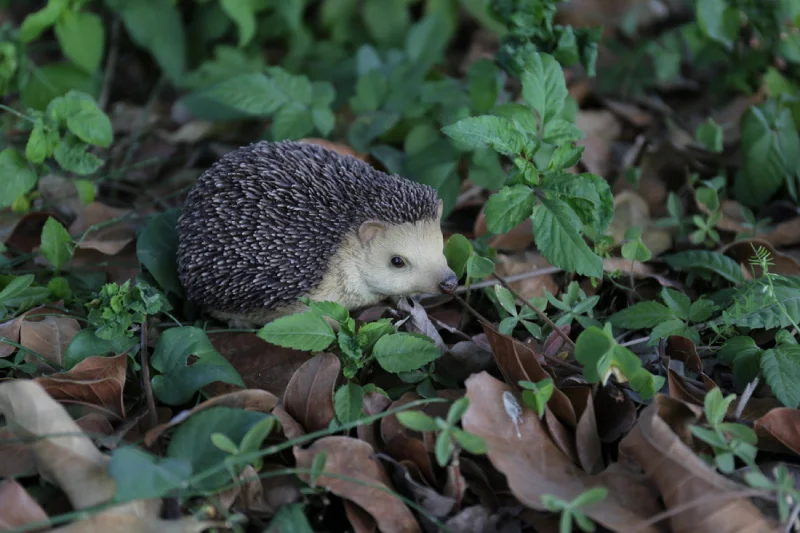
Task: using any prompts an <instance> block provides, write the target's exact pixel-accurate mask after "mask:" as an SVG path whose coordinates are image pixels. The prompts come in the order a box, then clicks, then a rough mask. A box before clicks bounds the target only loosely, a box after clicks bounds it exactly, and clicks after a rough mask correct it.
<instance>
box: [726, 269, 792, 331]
mask: <svg viewBox="0 0 800 533" xmlns="http://www.w3.org/2000/svg"><path fill="white" fill-rule="evenodd" d="M773 286H774V288H775V292H774V294H770V291H769V289H768V288H766V287H765V285H764V282H763V281H762V282H751V283H748V284H747V285H744V286H742V287H741V288H740V290H739V291H738V293H737V294H736V295H735V298H736V300H735V303H734V304H733V305H731V306H730V307H729V308H728V309H727V313H728V314H729V316H730V318H729V320H730V321H731V322H732V325H736V326H740V327H746V328H750V329H757V328H763V329H773V328H788V327H789V326H791V325H792V322H800V278H798V277H795V276H793V277H791V278H777V279H775V280H774V281H773ZM784 310H785V311H786V313H784ZM787 313H788V316H787ZM723 319H724V317H723V318H720V319H718V320H719V321H722V320H723Z"/></svg>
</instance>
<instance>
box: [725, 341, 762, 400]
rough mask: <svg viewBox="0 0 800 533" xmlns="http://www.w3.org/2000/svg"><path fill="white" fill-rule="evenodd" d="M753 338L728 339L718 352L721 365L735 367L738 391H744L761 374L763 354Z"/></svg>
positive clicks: (734, 374)
mask: <svg viewBox="0 0 800 533" xmlns="http://www.w3.org/2000/svg"><path fill="white" fill-rule="evenodd" d="M763 353H764V350H762V349H761V348H759V347H758V345H757V344H756V342H755V341H754V340H753V339H752V337H746V336H737V337H731V338H730V339H728V340H727V341H726V342H725V344H724V345H723V346H722V348H720V350H719V352H717V357H718V359H719V361H720V362H721V363H724V364H727V365H730V366H731V367H733V380H734V384H735V385H736V390H738V391H742V390H744V388H745V387H746V386H747V384H748V383H750V382H751V381H753V380H754V379H755V378H756V376H758V375H759V373H760V372H761V354H763Z"/></svg>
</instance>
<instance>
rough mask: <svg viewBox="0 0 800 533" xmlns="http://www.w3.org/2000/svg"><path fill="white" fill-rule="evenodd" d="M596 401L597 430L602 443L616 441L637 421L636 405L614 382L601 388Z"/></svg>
mask: <svg viewBox="0 0 800 533" xmlns="http://www.w3.org/2000/svg"><path fill="white" fill-rule="evenodd" d="M594 401H595V416H596V417H597V431H598V434H599V435H600V441H601V442H602V443H604V444H608V443H611V442H616V441H617V439H619V438H620V437H621V436H623V435H625V434H626V433H627V432H628V431H629V430H630V429H631V427H633V424H634V423H635V422H636V405H634V403H633V400H631V399H630V397H629V396H628V395H627V394H625V393H624V392H622V391H621V390H620V389H619V387H617V386H616V385H614V384H613V383H610V382H609V383H607V384H606V386H605V387H601V388H599V389H598V390H597V396H595V400H594Z"/></svg>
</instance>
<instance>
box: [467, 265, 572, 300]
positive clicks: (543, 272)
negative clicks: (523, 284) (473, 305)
mask: <svg viewBox="0 0 800 533" xmlns="http://www.w3.org/2000/svg"><path fill="white" fill-rule="evenodd" d="M559 272H563V269H561V268H558V267H545V268H537V269H535V270H529V271H528V272H520V273H519V274H514V275H513V276H506V277H505V280H506V281H507V282H508V283H514V282H516V281H522V280H524V279H531V278H538V277H540V276H548V275H550V274H558V273H559ZM499 283H500V282H499V281H498V280H496V279H489V280H486V281H481V282H478V283H472V284H469V285H460V286H459V287H458V288H457V289H456V294H462V293H465V292H468V291H472V290H477V289H485V288H486V287H493V286H495V285H498V284H499Z"/></svg>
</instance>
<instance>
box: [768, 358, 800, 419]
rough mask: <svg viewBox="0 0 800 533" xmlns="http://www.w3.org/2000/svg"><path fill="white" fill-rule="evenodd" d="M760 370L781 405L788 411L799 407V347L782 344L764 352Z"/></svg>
mask: <svg viewBox="0 0 800 533" xmlns="http://www.w3.org/2000/svg"><path fill="white" fill-rule="evenodd" d="M761 370H762V372H764V377H766V379H767V384H768V385H769V387H770V389H772V392H774V393H775V396H776V397H777V398H778V400H780V401H781V403H782V404H783V405H785V406H786V407H788V408H790V409H797V408H798V407H800V387H798V385H797V384H798V383H800V345H797V344H784V345H780V346H776V347H775V348H773V349H771V350H767V351H765V352H764V353H763V355H762V356H761Z"/></svg>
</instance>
